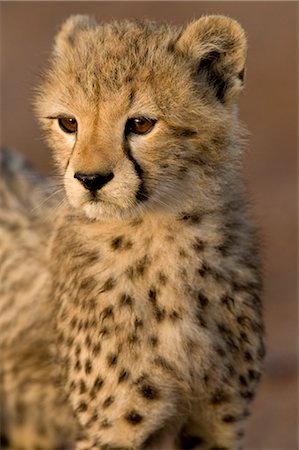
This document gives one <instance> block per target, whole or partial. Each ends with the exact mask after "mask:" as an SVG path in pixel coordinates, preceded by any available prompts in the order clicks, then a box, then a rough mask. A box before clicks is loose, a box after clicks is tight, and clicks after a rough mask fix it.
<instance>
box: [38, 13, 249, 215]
mask: <svg viewBox="0 0 299 450" xmlns="http://www.w3.org/2000/svg"><path fill="white" fill-rule="evenodd" d="M245 53H246V40H245V37H244V32H243V30H242V29H241V27H240V26H239V24H237V23H236V22H235V21H233V20H231V19H228V18H225V17H222V16H210V17H203V18H201V19H199V20H197V21H195V22H193V23H191V24H190V25H189V26H187V28H186V29H181V28H174V27H169V26H168V25H165V24H157V23H154V22H149V21H142V22H140V21H135V22H129V21H124V22H114V23H112V24H105V25H97V24H96V23H95V22H94V21H93V20H92V19H90V18H88V17H85V16H73V17H71V18H70V19H68V20H67V21H66V22H65V24H64V25H63V27H62V28H61V30H60V32H59V33H58V35H57V37H56V40H55V47H54V52H53V55H52V59H51V66H50V69H49V71H48V72H47V73H46V75H45V77H44V79H43V82H42V84H41V87H40V89H39V91H38V95H37V102H36V104H37V107H36V109H37V113H38V116H39V118H40V120H41V122H42V125H43V127H44V129H45V130H46V132H47V137H48V142H49V144H50V146H51V147H52V148H53V150H54V158H55V160H56V162H57V164H58V167H59V169H60V172H61V173H62V175H63V177H64V185H65V190H66V193H67V197H68V200H69V202H70V203H71V205H73V206H74V207H75V208H78V209H81V210H83V211H84V213H85V214H86V215H87V216H88V217H89V218H92V219H98V220H101V219H102V218H119V217H130V216H133V215H135V214H136V213H139V212H140V211H142V210H155V209H161V208H163V209H167V210H171V211H175V210H177V209H178V207H180V208H181V207H182V205H184V204H185V203H186V204H187V203H188V202H189V201H190V200H191V201H192V198H193V197H194V196H196V198H197V201H198V202H199V203H204V202H205V201H208V200H207V199H208V198H209V192H212V191H215V189H217V183H216V182H215V180H216V179H217V173H218V172H219V171H220V169H219V168H220V167H222V171H223V164H228V167H229V164H230V162H231V161H232V160H233V159H234V149H233V148H232V146H231V144H230V142H231V141H232V140H233V139H232V136H233V135H234V133H235V129H234V128H233V123H235V122H236V121H235V119H234V115H235V100H236V97H237V94H238V93H239V91H240V90H241V87H242V81H243V74H244V64H245ZM233 119H234V120H233ZM212 175H213V176H212Z"/></svg>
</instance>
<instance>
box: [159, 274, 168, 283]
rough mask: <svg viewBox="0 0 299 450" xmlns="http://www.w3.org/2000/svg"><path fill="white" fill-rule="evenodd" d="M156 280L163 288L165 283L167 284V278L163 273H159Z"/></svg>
mask: <svg viewBox="0 0 299 450" xmlns="http://www.w3.org/2000/svg"><path fill="white" fill-rule="evenodd" d="M158 280H159V283H161V285H162V286H165V285H166V283H167V276H166V275H165V274H164V273H163V272H159V274H158Z"/></svg>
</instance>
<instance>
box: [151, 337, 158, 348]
mask: <svg viewBox="0 0 299 450" xmlns="http://www.w3.org/2000/svg"><path fill="white" fill-rule="evenodd" d="M149 342H150V344H151V346H152V347H157V345H158V343H159V340H158V338H157V336H150V337H149Z"/></svg>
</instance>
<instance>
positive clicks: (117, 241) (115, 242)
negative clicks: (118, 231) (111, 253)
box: [111, 236, 124, 250]
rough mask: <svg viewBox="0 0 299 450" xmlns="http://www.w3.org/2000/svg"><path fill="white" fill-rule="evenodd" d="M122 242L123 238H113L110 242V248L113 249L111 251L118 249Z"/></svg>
mask: <svg viewBox="0 0 299 450" xmlns="http://www.w3.org/2000/svg"><path fill="white" fill-rule="evenodd" d="M123 240H124V238H123V236H118V237H116V238H114V239H113V240H112V242H111V247H112V248H113V250H118V249H120V248H121V246H122V244H123Z"/></svg>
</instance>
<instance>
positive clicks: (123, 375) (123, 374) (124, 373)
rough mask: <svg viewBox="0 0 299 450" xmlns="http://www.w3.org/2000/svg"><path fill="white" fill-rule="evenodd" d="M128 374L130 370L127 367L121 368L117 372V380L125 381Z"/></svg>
mask: <svg viewBox="0 0 299 450" xmlns="http://www.w3.org/2000/svg"><path fill="white" fill-rule="evenodd" d="M129 376H130V372H129V371H128V370H127V369H122V370H121V371H120V372H119V377H118V382H119V383H123V382H124V381H126V380H127V379H128V378H129Z"/></svg>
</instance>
